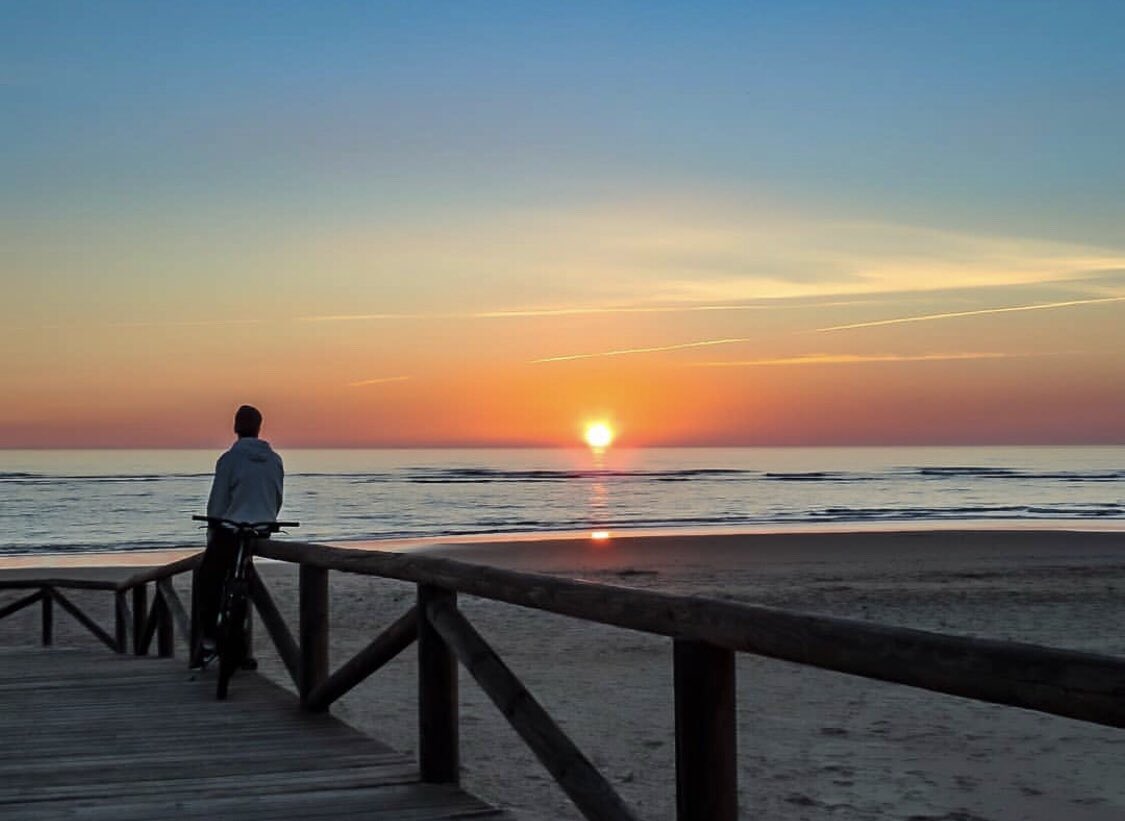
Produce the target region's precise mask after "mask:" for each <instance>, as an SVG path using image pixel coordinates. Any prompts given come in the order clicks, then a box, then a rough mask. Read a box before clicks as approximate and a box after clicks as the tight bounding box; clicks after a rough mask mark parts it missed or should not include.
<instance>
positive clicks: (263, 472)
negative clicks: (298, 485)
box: [197, 405, 285, 653]
mask: <svg viewBox="0 0 1125 821" xmlns="http://www.w3.org/2000/svg"><path fill="white" fill-rule="evenodd" d="M261 429H262V414H261V413H260V412H259V411H258V409H257V408H254V407H251V406H250V405H243V406H242V407H240V408H239V409H238V412H237V413H235V415H234V432H235V433H236V434H237V435H238V441H237V442H235V443H234V445H232V446H231V448H230V450H228V451H227V452H226V453H224V454H223V455H222V456H220V457H219V461H218V463H216V465H215V479H214V481H213V482H212V483H211V496H210V498H209V499H208V500H207V515H208V516H210V517H213V518H216V519H229V520H231V521H234V522H250V523H257V522H275V521H277V513H278V511H279V510H281V494H282V486H283V484H284V481H285V469H284V467H283V465H282V463H281V457H280V456H278V455H277V454H276V453H274V452H273V449H272V448H271V447H270V445H269V442H267V441H265V440H264V439H259V438H258V434H259V432H261ZM237 549H238V542H237V538H236V537H235V535H234V532H233V530H228V529H225V528H222V527H211V528H209V529H208V531H207V549H206V551H204V553H203V562H202V563H201V564H200V565H199V577H198V582H199V588H200V589H199V593H198V595H197V603H198V605H199V610H200V621H199V627H200V630H201V632H202V639H203V645H204V652H205V653H206V652H208V651H209V650H210V649H211V648H212V647H213V646H214V635H215V621H216V619H217V618H218V614H219V595H220V593H221V590H222V585H223V579H224V578H225V577H226V574H227V570H228V569H229V568H230V566H231V564H232V562H233V561H234V558H235V553H236V551H237Z"/></svg>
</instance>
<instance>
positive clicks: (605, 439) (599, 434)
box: [584, 422, 614, 450]
mask: <svg viewBox="0 0 1125 821" xmlns="http://www.w3.org/2000/svg"><path fill="white" fill-rule="evenodd" d="M613 435H614V434H613V428H611V427H610V426H609V425H607V424H606V423H605V422H591V423H590V424H588V425H587V426H586V433H585V435H584V438H585V439H586V444H587V445H589V446H590V447H592V448H594V449H595V450H602V449H604V448H608V447H609V446H610V445H611V444H613Z"/></svg>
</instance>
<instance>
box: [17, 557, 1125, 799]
mask: <svg viewBox="0 0 1125 821" xmlns="http://www.w3.org/2000/svg"><path fill="white" fill-rule="evenodd" d="M255 553H256V554H257V555H259V556H265V557H269V558H272V559H276V560H280V561H284V562H291V563H294V564H297V565H299V573H300V592H299V599H300V602H299V624H298V630H297V636H296V637H294V636H293V633H292V632H291V631H290V629H289V626H288V625H287V624H286V622H285V620H284V619H283V617H282V616H281V614H280V612H279V610H278V608H277V606H276V604H275V603H274V600H273V598H272V596H271V595H270V592H269V589H268V588H267V586H266V584H265V583H264V581H263V580H262V579H261V577H260V576H258V575H257V574H256V573H255V574H254V579H253V585H252V597H253V600H254V604H255V606H256V608H257V611H258V614H259V617H260V619H261V622H262V624H263V625H264V626H265V628H266V630H267V632H268V634H269V636H270V638H271V639H272V641H273V644H274V645H275V647H276V648H277V652H278V655H279V656H280V658H281V660H282V662H283V663H284V665H285V668H286V669H287V670H288V672H289V675H290V676H291V677H292V679H293V682H294V684H295V686H296V687H297V690H298V693H299V694H300V701H301V704H302V706H303V707H304V708H305V709H308V710H313V711H319V710H326V709H328V708H329V706H330V705H331V704H332V703H333V702H334V701H336V699H338V698H340V696H342V695H343V694H344V693H346V692H348V691H349V690H350V689H351V688H352V687H354V686H355V685H356V684H358V683H359V682H361V681H363V680H364V679H365V678H367V677H368V676H370V675H371V674H372V673H374V672H375V671H376V670H378V669H379V668H380V667H382V666H383V665H384V664H386V663H387V662H388V661H390V660H391V659H393V658H394V657H395V656H397V655H398V654H399V653H401V652H402V651H403V650H405V649H406V648H407V647H409V646H410V645H411V644H412V643H415V642H417V644H418V669H419V677H418V679H419V687H418V716H419V729H418V732H419V743H418V749H419V765H420V769H421V775H422V779H423V780H424V781H429V782H439V783H456V782H457V780H458V778H459V770H460V764H459V752H458V751H459V741H458V732H459V729H458V725H459V721H458V663H460V664H461V665H462V666H464V667H465V669H466V670H468V672H469V674H470V675H471V676H472V677H473V678H474V679H475V680H476V682H477V683H478V684H479V685H480V687H481V688H482V689H483V690H484V692H485V693H486V694H487V695H488V696H489V698H490V699H491V700H492V701H493V702H494V703H495V704H496V706H497V707H498V708H499V709H500V712H501V713H502V714H503V715H504V717H505V718H506V719H507V720H508V721H509V722H510V723H511V725H512V726H513V727H514V728H515V730H516V731H517V732H518V733H519V735H520V736H521V738H523V740H524V742H525V743H526V744H527V745H528V747H529V748H530V749H531V750H532V751H533V752H534V753H535V755H536V756H537V757H538V758H539V760H540V761H541V762H542V763H543V765H544V766H545V767H546V768H547V769H548V771H550V773H551V775H552V776H553V777H554V778H555V780H556V781H557V782H558V784H559V785H560V786H561V787H562V789H563V790H564V791H565V792H566V794H567V795H568V796H569V797H570V799H571V800H572V801H573V802H574V803H575V805H576V806H577V807H578V809H579V810H580V811H581V812H582V814H583V815H584V816H585V817H586V818H590V819H632V818H635V817H636V816H635V815H634V813H633V812H632V810H631V809H630V808H629V807H628V806H627V805H626V804H625V803H624V802H623V801H622V800H621V798H620V797H619V796H618V795H617V793H616V791H615V790H614V789H613V787H612V786H611V785H610V784H609V782H608V781H607V780H606V779H605V777H604V776H602V775H601V773H599V772H598V770H597V769H596V768H595V767H594V766H593V765H592V764H591V763H590V761H589V760H588V759H587V758H586V757H585V756H584V755H583V754H582V752H581V751H580V750H579V749H578V748H577V747H576V746H575V745H574V743H573V742H572V741H571V740H570V739H569V738H568V737H567V736H566V734H565V733H563V731H562V730H561V729H560V728H559V726H558V725H557V724H556V723H555V721H554V720H553V719H552V718H551V716H550V715H548V714H547V712H546V711H545V710H544V709H543V707H542V706H541V705H540V704H539V703H538V702H537V701H536V700H535V698H534V697H533V696H532V695H531V694H530V693H529V692H528V691H527V689H526V688H525V687H524V685H523V684H522V683H521V682H520V680H519V679H518V678H517V677H516V676H515V674H513V673H512V671H511V670H510V669H508V667H507V666H506V665H505V664H504V662H503V660H502V659H500V657H499V656H498V655H497V654H496V653H495V652H494V651H493V650H492V648H491V647H489V645H488V644H487V642H486V641H485V640H484V639H483V638H482V637H481V635H480V634H479V633H478V632H477V631H476V629H475V628H474V627H473V625H472V624H471V623H470V622H469V621H468V620H467V619H466V618H465V616H464V615H463V614H462V613H461V611H460V610H459V609H458V607H457V596H458V594H467V595H471V596H477V597H480V598H484V599H491V600H493V601H499V602H506V603H508V604H514V605H519V606H522V607H528V608H532V609H535V610H542V611H545V612H549V613H557V614H561V615H565V616H572V617H575V618H579V619H584V620H587V621H592V622H597V623H600V624H607V625H613V626H617V627H624V628H628V629H633V630H640V631H643V632H647V633H654V634H657V635H661V636H667V637H669V638H671V639H672V644H673V652H672V660H673V682H674V693H675V695H674V698H675V733H676V791H677V793H676V797H677V818H678V819H680V821H733V820H734V819H736V818H737V817H738V773H737V748H736V722H735V698H736V686H735V665H734V654H735V653H740V652H741V653H751V654H755V655H760V656H768V657H770V658H776V659H783V660H786V661H791V662H796V663H799V664H805V665H810V666H813V667H819V668H822V669H826V670H835V671H838V672H842V673H850V674H852V675H857V676H863V677H865V678H870V679H877V680H880V681H887V682H894V683H898V684H905V685H909V686H912V687H920V688H923V689H926V690H932V691H935V692H939V693H948V694H952V695H957V696H962V697H966V698H971V699H976V700H978V701H987V702H993V703H996V704H1005V705H1010V706H1013V707H1022V708H1025V709H1030V710H1038V711H1041V712H1044V713H1051V714H1054V715H1059V716H1066V717H1068V718H1073V719H1078V720H1081V721H1087V722H1092V723H1095V724H1103V725H1107V726H1111V727H1125V659H1120V658H1114V657H1109V656H1104V655H1098V654H1093V653H1082V652H1076V651H1072V650H1059V649H1054V648H1049V647H1041V646H1037V645H1031V644H1022V643H1016V642H1003V641H992V640H988V639H976V638H967V637H963V636H953V635H946V634H941V633H932V632H927V631H923V630H913V629H908V628H902V627H891V626H886V625H880V624H874V623H870V622H864V621H856V620H851V619H841V618H834V617H829V616H820V615H813V614H808V613H798V612H793V611H788V610H782V609H777V608H771V607H763V606H756V605H748V604H737V603H732V602H726V601H720V600H716V599H710V598H704V597H699V596H680V595H672V594H667V593H659V592H655V591H647V590H637V589H632V588H627V587H620V586H615V585H606V584H594V583H590V582H583V581H577V580H573V579H566V578H560V577H556V576H547V575H542V574H536V573H522V572H515V571H510V570H502V569H499V568H495V567H489V566H484V565H475V564H468V563H465V562H459V561H455V560H452V559H443V558H436V557H432V556H419V555H410V554H400V553H384V552H378V551H366V550H347V549H342V548H334V547H328V546H325V545H316V544H307V543H302V542H289V541H265V540H263V541H258V542H257V543H256V545H255ZM199 558H200V557H199V556H198V555H197V556H192V557H189V558H186V559H181V560H180V561H177V562H173V563H171V564H168V565H165V566H163V567H158V568H153V569H151V570H145V571H143V572H141V573H138V574H136V575H134V576H132V577H130V578H128V579H126V580H125V581H122V582H120V583H113V582H104V581H81V580H67V579H50V578H45V579H27V580H24V579H21V580H11V581H0V589H4V588H24V589H28V588H30V589H32V590H33V591H34V592H32V593H31V594H29V595H27V596H24V597H23V598H21V599H18V600H17V601H14V602H12V603H10V604H9V605H7V606H5V607H2V608H0V618H3V617H4V616H7V615H9V614H11V613H14V612H16V611H18V610H20V609H22V608H24V607H29V606H32V605H34V604H36V603H41V605H42V625H43V627H42V634H43V643H44V644H50V643H51V641H52V631H53V611H52V605H53V604H54V603H58V604H59V605H60V606H62V607H63V609H65V610H66V611H68V612H69V613H70V614H71V615H73V616H74V617H75V618H76V619H77V620H78V621H79V622H80V623H81V624H83V625H84V626H85V627H86V628H87V629H89V630H90V632H92V633H93V634H94V635H95V636H96V637H97V638H99V639H100V640H101V641H103V642H104V643H105V644H107V645H109V647H110V648H112V649H113V650H115V651H116V652H119V653H125V652H128V635H129V626H130V622H131V624H132V635H133V651H134V652H135V653H137V654H139V655H143V654H145V653H147V652H148V650H149V647H150V645H151V642H152V639H153V636H154V635H155V636H156V637H157V646H158V652H159V654H160V655H162V656H170V655H172V654H173V652H174V648H173V636H174V630H175V629H177V628H178V629H179V630H180V632H181V635H182V636H184V637H185V638H187V637H189V636H191V634H192V622H191V615H190V614H189V612H188V609H187V608H185V606H184V605H183V603H182V601H181V600H180V598H179V596H178V594H177V592H176V590H175V588H174V587H173V586H172V577H173V576H175V575H178V574H180V573H184V572H188V571H194V570H195V569H196V568H197V567H198V563H199ZM330 570H335V571H342V572H346V573H357V574H363V575H369V576H378V577H381V578H388V579H398V580H401V581H406V582H413V583H414V584H416V585H417V600H416V603H415V604H414V605H413V606H412V607H411V608H410V609H409V610H407V611H406V612H405V613H403V614H402V616H401V617H400V618H399V619H398V620H396V621H395V622H394V623H392V624H391V625H390V626H389V627H387V628H386V629H385V630H384V631H383V632H382V633H380V634H379V635H378V636H376V637H375V638H374V639H373V640H372V641H371V642H370V643H369V644H368V645H367V646H366V647H365V648H364V649H362V650H361V651H360V652H359V653H357V654H356V655H355V656H354V657H353V658H351V659H350V660H348V661H347V662H345V663H344V664H343V665H341V666H340V667H339V668H338V669H337V670H335V671H334V672H333V671H330V669H329V663H328V645H329V641H328V638H329V637H328V602H329V592H328V572H329V571H330ZM150 584H152V585H153V586H154V589H155V592H154V596H153V600H152V604H151V606H149V604H148V587H149V585H150ZM193 587H194V585H193ZM66 588H83V589H97V590H103V589H104V590H109V591H112V592H113V595H114V603H115V607H114V613H115V624H114V632H113V634H112V635H111V634H110V633H109V632H107V631H106V630H103V629H102V628H101V627H100V626H98V625H97V623H96V622H95V621H94V620H93V619H91V618H90V617H89V616H88V615H86V614H85V613H83V612H82V611H81V610H80V609H79V608H78V607H77V606H75V604H74V603H73V602H71V601H70V599H69V598H68V597H66V596H65V595H64V594H63V593H62V592H61V591H62V590H64V589H66ZM130 596H131V597H132V610H131V615H130V607H129V602H128V597H130ZM193 609H194V608H193ZM187 643H188V646H189V648H191V647H194V646H195V643H194V642H193V641H190V640H189V641H188V642H187ZM189 652H190V650H189Z"/></svg>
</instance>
